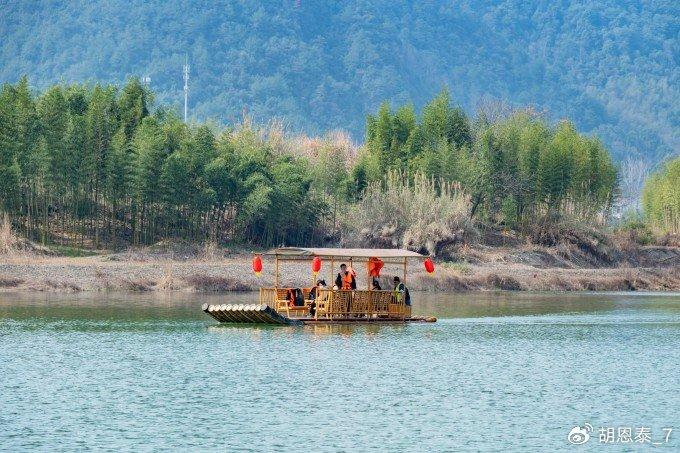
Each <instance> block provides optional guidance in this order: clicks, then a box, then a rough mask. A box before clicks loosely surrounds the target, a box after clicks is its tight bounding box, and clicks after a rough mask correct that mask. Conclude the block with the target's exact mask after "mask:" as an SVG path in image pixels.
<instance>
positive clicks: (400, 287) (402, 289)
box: [394, 275, 411, 306]
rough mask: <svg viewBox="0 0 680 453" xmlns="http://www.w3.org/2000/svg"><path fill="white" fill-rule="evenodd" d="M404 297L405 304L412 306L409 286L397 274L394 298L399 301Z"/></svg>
mask: <svg viewBox="0 0 680 453" xmlns="http://www.w3.org/2000/svg"><path fill="white" fill-rule="evenodd" d="M402 297H403V298H404V304H406V305H408V306H411V294H409V292H408V288H407V287H406V285H404V283H403V282H402V281H401V279H400V278H399V277H397V276H396V275H395V276H394V298H395V299H396V300H397V302H399V301H401V298H402Z"/></svg>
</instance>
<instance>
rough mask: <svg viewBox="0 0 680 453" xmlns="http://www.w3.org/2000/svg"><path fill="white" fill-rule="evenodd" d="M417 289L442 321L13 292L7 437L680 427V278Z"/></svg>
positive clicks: (129, 444) (268, 438) (171, 443)
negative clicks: (600, 286) (637, 287)
mask: <svg viewBox="0 0 680 453" xmlns="http://www.w3.org/2000/svg"><path fill="white" fill-rule="evenodd" d="M413 298H414V314H417V315H433V316H437V317H438V318H439V322H437V323H435V324H410V325H392V324H390V325H377V324H375V325H373V324H372V325H357V326H352V325H326V326H323V325H317V326H305V327H285V326H281V327H277V326H252V325H251V326H230V325H220V324H218V323H217V322H215V321H214V320H212V318H209V317H208V316H206V315H204V314H203V313H202V312H201V311H200V306H201V304H202V303H204V302H209V303H254V302H256V295H255V294H253V293H242V294H228V295H196V294H166V295H159V294H155V293H154V294H133V295H131V294H105V295H104V294H76V295H51V294H10V293H2V294H0V376H1V377H2V379H0V409H1V410H0V449H1V450H7V451H19V450H28V449H39V450H50V451H57V450H64V451H71V450H82V449H112V450H121V449H122V450H165V449H167V450H177V449H179V450H232V449H244V450H259V451H281V450H293V451H299V450H312V451H339V450H340V451H349V450H353V451H367V450H375V451H384V450H388V451H401V450H410V451H444V450H449V451H451V450H453V451H461V450H473V451H500V450H502V451H553V450H565V449H568V448H569V445H568V444H567V442H566V436H567V433H568V432H569V431H570V430H571V428H572V427H573V426H575V425H576V424H582V423H584V422H585V421H588V422H589V423H591V424H593V425H595V426H596V427H598V426H649V427H651V428H652V429H653V432H654V430H656V433H657V434H660V433H661V429H662V428H663V427H666V426H675V427H676V428H677V427H679V426H680V420H678V415H677V413H678V412H677V408H678V407H680V396H679V394H678V391H677V383H678V381H679V378H680V373H679V371H678V367H677V364H678V363H679V362H680V348H678V344H680V295H677V294H675V295H659V294H647V295H644V294H583V293H581V294H550V293H535V294H527V293H466V294H442V293H416V294H414V296H413ZM596 434H597V433H596ZM596 434H595V436H594V439H595V442H596V441H597V435H596ZM673 434H675V433H673ZM678 437H679V438H680V436H678ZM655 440H656V439H655ZM591 442H593V440H592V439H591ZM673 442H674V443H673ZM669 447H670V448H671V450H672V449H676V450H677V449H678V448H679V447H680V441H679V440H678V438H671V444H670V445H669Z"/></svg>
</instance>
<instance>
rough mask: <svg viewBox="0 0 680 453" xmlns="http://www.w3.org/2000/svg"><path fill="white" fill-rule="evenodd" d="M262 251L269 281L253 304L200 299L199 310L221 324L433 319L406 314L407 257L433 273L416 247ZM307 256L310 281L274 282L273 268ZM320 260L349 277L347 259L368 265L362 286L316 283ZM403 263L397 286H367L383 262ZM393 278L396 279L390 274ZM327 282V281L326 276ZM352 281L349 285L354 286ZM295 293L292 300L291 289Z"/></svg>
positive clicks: (256, 263)
mask: <svg viewBox="0 0 680 453" xmlns="http://www.w3.org/2000/svg"><path fill="white" fill-rule="evenodd" d="M265 255H267V256H273V257H274V265H275V268H274V286H273V287H265V288H260V294H259V303H258V304H247V305H246V304H203V306H202V307H201V309H202V310H203V312H204V313H206V314H207V315H209V316H211V317H212V318H213V319H215V320H217V321H219V322H221V323H232V324H271V325H287V326H300V325H306V324H357V323H408V322H436V320H437V319H436V318H434V317H421V316H412V315H411V304H410V301H409V296H408V290H407V289H406V286H405V282H406V277H407V269H408V260H409V259H419V260H425V268H426V270H427V271H428V272H433V271H434V267H433V264H432V261H431V260H430V259H429V258H427V257H425V256H423V255H421V254H419V253H416V252H412V251H409V250H399V249H335V248H298V247H282V248H277V249H274V250H270V251H269V252H267V253H266V254H265ZM310 259H312V272H313V274H314V277H313V285H312V287H310V288H291V287H283V286H280V285H279V281H280V276H279V269H280V265H281V263H284V262H298V263H299V262H300V261H305V260H310ZM322 259H323V260H330V263H331V266H330V271H331V276H332V273H333V272H334V270H335V263H336V261H337V262H340V261H346V262H348V263H349V266H350V267H349V269H350V270H351V272H352V273H353V275H354V277H352V278H355V279H356V277H358V275H357V274H356V272H355V271H354V268H353V264H354V263H356V262H365V263H367V265H368V272H367V274H366V277H367V284H368V285H367V288H368V289H355V288H352V289H350V288H337V287H333V288H327V287H321V286H316V287H315V286H314V285H316V278H317V275H318V273H319V271H320V270H321V263H322ZM386 263H388V264H398V265H400V266H403V276H402V278H403V280H401V282H403V283H404V285H403V288H404V289H403V290H400V291H398V290H392V291H385V290H379V289H374V288H372V282H373V279H374V278H376V277H379V275H380V270H381V269H382V266H383V265H384V264H386ZM253 270H254V271H255V272H256V273H257V274H259V272H261V270H262V260H261V258H260V257H259V256H256V257H254V258H253ZM395 280H396V278H395ZM331 281H333V280H332V279H331ZM356 283H357V282H355V283H354V285H353V286H356ZM295 291H299V292H300V293H301V297H299V298H298V299H297V300H296V299H295V297H292V296H291V294H295Z"/></svg>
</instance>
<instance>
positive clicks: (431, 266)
mask: <svg viewBox="0 0 680 453" xmlns="http://www.w3.org/2000/svg"><path fill="white" fill-rule="evenodd" d="M423 264H425V270H426V271H427V273H428V274H431V273H432V272H434V261H432V258H428V259H426V260H425V262H424V263H423Z"/></svg>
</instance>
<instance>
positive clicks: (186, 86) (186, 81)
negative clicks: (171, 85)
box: [184, 56, 189, 123]
mask: <svg viewBox="0 0 680 453" xmlns="http://www.w3.org/2000/svg"><path fill="white" fill-rule="evenodd" d="M188 103H189V57H186V56H185V57H184V122H185V123H186V122H187V113H188V107H187V105H188Z"/></svg>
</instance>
